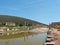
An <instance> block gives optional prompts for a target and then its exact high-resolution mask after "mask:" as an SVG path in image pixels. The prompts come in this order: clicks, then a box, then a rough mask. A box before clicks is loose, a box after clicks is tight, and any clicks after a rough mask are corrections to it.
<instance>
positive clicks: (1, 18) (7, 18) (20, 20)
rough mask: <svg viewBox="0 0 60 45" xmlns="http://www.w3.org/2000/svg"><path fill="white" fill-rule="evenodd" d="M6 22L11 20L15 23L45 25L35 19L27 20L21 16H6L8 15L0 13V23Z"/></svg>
mask: <svg viewBox="0 0 60 45" xmlns="http://www.w3.org/2000/svg"><path fill="white" fill-rule="evenodd" d="M6 22H13V23H15V24H16V25H23V26H24V25H40V26H47V25H46V24H43V23H40V22H37V21H33V20H29V19H26V18H22V17H16V16H8V15H0V24H1V23H3V24H4V23H6Z"/></svg>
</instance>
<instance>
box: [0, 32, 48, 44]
mask: <svg viewBox="0 0 60 45" xmlns="http://www.w3.org/2000/svg"><path fill="white" fill-rule="evenodd" d="M46 36H47V34H46V33H33V32H23V33H20V34H15V35H12V34H10V35H3V36H0V45H43V43H44V42H45V39H46Z"/></svg>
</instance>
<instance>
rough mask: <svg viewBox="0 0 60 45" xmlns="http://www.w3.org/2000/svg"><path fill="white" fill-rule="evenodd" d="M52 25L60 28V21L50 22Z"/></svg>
mask: <svg viewBox="0 0 60 45" xmlns="http://www.w3.org/2000/svg"><path fill="white" fill-rule="evenodd" d="M50 27H53V28H57V29H60V22H52V23H51V24H50Z"/></svg>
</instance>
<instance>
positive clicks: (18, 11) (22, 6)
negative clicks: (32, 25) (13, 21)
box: [0, 0, 60, 24]
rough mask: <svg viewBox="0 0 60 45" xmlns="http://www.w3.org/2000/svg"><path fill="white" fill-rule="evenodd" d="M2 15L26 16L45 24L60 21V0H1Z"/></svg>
mask: <svg viewBox="0 0 60 45" xmlns="http://www.w3.org/2000/svg"><path fill="white" fill-rule="evenodd" d="M0 15H10V16H18V17H24V18H27V19H31V20H35V21H38V22H41V23H45V24H49V23H51V22H60V0H0Z"/></svg>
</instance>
